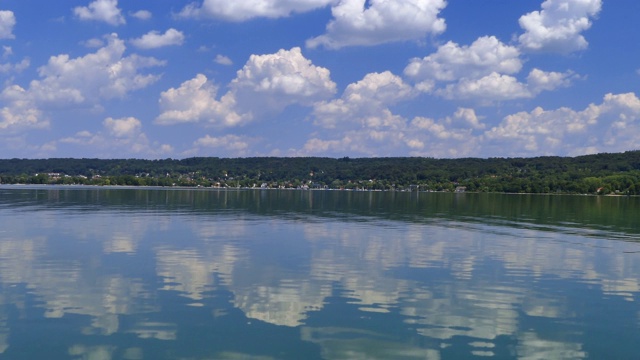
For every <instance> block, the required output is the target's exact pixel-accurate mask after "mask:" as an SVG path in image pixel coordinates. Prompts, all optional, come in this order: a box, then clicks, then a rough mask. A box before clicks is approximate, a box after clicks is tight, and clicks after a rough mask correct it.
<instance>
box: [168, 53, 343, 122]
mask: <svg viewBox="0 0 640 360" xmlns="http://www.w3.org/2000/svg"><path fill="white" fill-rule="evenodd" d="M228 87H229V91H228V92H227V93H226V94H224V95H223V96H222V97H220V99H219V100H218V99H217V92H218V86H216V85H215V84H213V83H212V82H210V81H209V80H208V79H207V77H206V76H205V75H203V74H198V75H197V76H196V77H195V78H193V79H191V80H188V81H185V82H183V83H182V84H181V85H180V87H178V88H171V89H169V90H167V91H164V92H163V93H162V94H161V95H160V107H161V110H162V112H161V114H160V115H159V116H158V117H157V118H156V120H155V121H156V123H157V124H162V125H171V124H178V123H189V122H205V123H207V124H210V125H218V126H237V125H243V124H246V123H247V122H249V121H251V120H254V119H256V118H259V117H261V116H262V115H264V114H267V113H271V114H273V113H277V112H279V111H282V110H283V109H284V108H286V107H287V106H290V105H294V104H297V105H301V106H311V105H313V104H314V103H315V102H316V101H320V100H324V99H326V98H328V97H330V96H332V95H333V94H334V93H335V89H336V84H335V83H334V82H333V81H331V79H330V74H329V70H327V69H325V68H321V67H318V66H314V65H313V64H312V63H311V61H309V60H308V59H306V58H305V57H304V56H303V55H302V53H301V51H300V48H293V49H291V50H280V51H278V52H277V53H275V54H267V55H251V57H250V58H249V60H248V61H247V62H246V64H245V65H244V66H243V68H242V69H240V70H239V71H238V72H237V76H236V78H235V79H234V80H233V81H231V83H230V84H229V86H228Z"/></svg>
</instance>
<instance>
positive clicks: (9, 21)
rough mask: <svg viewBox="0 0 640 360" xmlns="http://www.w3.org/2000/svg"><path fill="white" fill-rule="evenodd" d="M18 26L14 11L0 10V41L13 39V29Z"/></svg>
mask: <svg viewBox="0 0 640 360" xmlns="http://www.w3.org/2000/svg"><path fill="white" fill-rule="evenodd" d="M14 26H16V16H15V15H14V14H13V11H9V10H0V39H13V38H15V36H14V35H13V27H14Z"/></svg>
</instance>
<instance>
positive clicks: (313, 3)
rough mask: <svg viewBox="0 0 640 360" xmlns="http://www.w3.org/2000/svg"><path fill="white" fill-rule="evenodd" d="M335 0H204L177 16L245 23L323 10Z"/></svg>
mask: <svg viewBox="0 0 640 360" xmlns="http://www.w3.org/2000/svg"><path fill="white" fill-rule="evenodd" d="M334 2H336V0H297V1H291V0H244V1H228V0H204V2H203V3H202V4H201V5H199V4H198V3H191V4H189V5H187V6H186V7H185V8H184V9H182V11H181V12H180V13H179V14H178V16H180V17H184V18H218V19H223V20H227V21H246V20H250V19H254V18H259V17H266V18H281V17H287V16H290V15H291V14H292V13H303V12H308V11H311V10H315V9H319V8H323V7H325V6H327V5H329V4H332V3H334Z"/></svg>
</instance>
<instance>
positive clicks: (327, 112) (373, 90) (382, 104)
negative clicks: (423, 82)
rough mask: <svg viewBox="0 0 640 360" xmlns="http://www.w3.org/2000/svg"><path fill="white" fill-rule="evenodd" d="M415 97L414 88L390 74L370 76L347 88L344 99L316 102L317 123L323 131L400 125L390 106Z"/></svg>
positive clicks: (343, 95)
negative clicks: (339, 128) (325, 129)
mask: <svg viewBox="0 0 640 360" xmlns="http://www.w3.org/2000/svg"><path fill="white" fill-rule="evenodd" d="M414 95H415V94H414V91H413V89H412V88H411V86H409V85H408V84H406V83H404V81H402V79H401V78H400V77H399V76H397V75H394V74H392V73H391V72H389V71H385V72H383V73H371V74H367V75H366V76H365V77H364V78H363V79H362V80H360V81H358V82H356V83H353V84H350V85H349V86H347V88H346V89H345V91H344V93H343V94H342V97H341V98H339V99H335V100H331V101H322V102H318V103H316V104H315V106H314V111H313V115H314V118H315V120H314V124H316V125H320V126H322V127H324V128H336V127H345V126H347V127H352V126H354V125H356V126H358V127H360V126H364V127H376V128H379V127H389V126H391V127H393V126H397V124H396V122H397V121H399V118H398V117H396V116H394V115H393V114H391V112H390V111H389V109H388V107H389V106H391V105H394V104H396V103H398V102H399V101H403V100H408V99H410V98H411V97H413V96H414Z"/></svg>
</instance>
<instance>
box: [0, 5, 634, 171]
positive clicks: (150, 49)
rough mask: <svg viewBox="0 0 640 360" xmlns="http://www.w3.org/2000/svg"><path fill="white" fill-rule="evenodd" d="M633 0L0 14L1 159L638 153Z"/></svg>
mask: <svg viewBox="0 0 640 360" xmlns="http://www.w3.org/2000/svg"><path fill="white" fill-rule="evenodd" d="M639 14H640V2H639V1H637V0H518V1H507V0H482V1H480V0H448V1H447V0H234V1H231V0H195V1H193V0H184V1H183V0H153V1H141V0H65V1H45V0H0V78H1V79H2V82H1V84H0V86H1V88H0V158H53V157H56V158H59V157H72V158H140V159H164V158H173V159H182V158H188V157H194V156H216V157H254V156H278V157H293V156H322V157H335V158H338V157H344V156H349V157H389V156H421V157H435V158H460V157H481V158H488V157H534V156H546V155H556V156H578V155H585V154H593V153H602V152H623V151H629V150H637V149H640V98H639V96H640V95H639V94H638V92H639V91H640V86H639V85H640V22H639V21H637V17H638V15H639Z"/></svg>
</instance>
